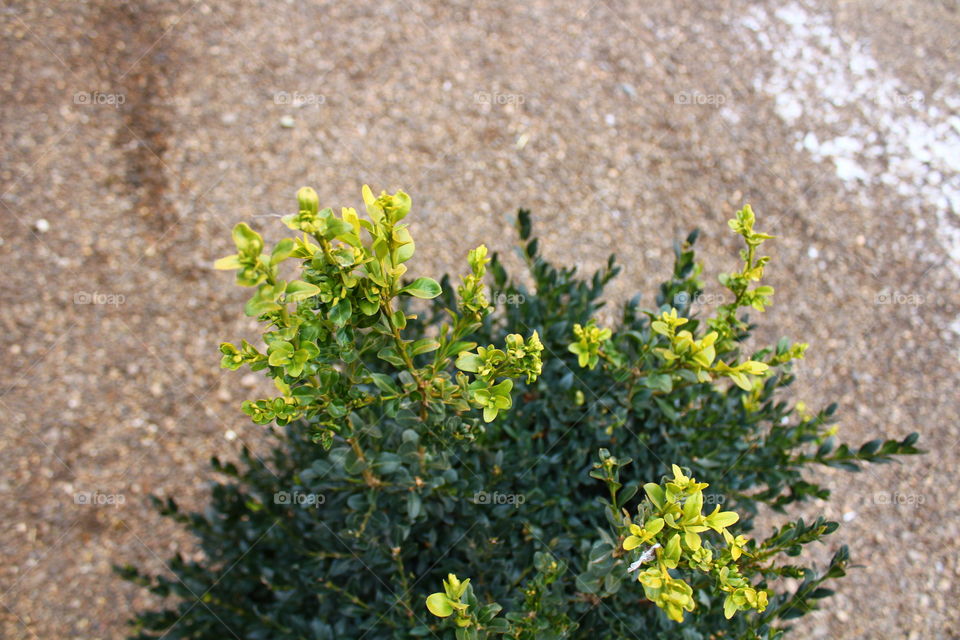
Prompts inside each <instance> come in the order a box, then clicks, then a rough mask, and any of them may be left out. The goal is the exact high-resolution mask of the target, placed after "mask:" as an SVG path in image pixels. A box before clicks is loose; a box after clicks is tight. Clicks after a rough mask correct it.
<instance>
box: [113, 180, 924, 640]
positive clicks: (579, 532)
mask: <svg viewBox="0 0 960 640" xmlns="http://www.w3.org/2000/svg"><path fill="white" fill-rule="evenodd" d="M363 195H364V201H365V205H366V211H367V214H368V216H369V218H365V217H361V216H360V215H358V214H357V212H356V211H355V210H353V209H343V210H342V213H341V215H340V216H337V215H336V214H334V213H333V212H332V211H331V210H330V209H320V207H319V203H318V198H317V195H316V193H315V192H314V191H313V190H312V189H309V188H304V189H301V190H300V191H299V192H298V202H299V208H298V212H297V213H296V214H294V215H291V216H288V217H286V218H284V222H285V223H286V224H287V226H288V227H290V228H291V229H293V230H297V231H300V232H301V234H300V235H299V236H298V237H295V238H288V239H284V240H281V241H280V242H279V243H278V244H277V245H276V246H275V247H274V248H273V249H272V250H271V251H270V252H269V253H267V252H265V248H264V243H263V240H262V239H261V237H260V236H259V235H258V234H257V233H256V232H254V231H253V230H252V229H250V228H249V227H248V226H247V225H245V224H239V225H237V227H236V228H235V229H234V234H233V235H234V240H235V242H236V245H237V253H236V255H233V256H230V257H228V258H224V259H222V260H220V261H218V263H217V265H216V266H217V267H219V268H225V269H235V270H237V282H238V283H239V284H241V285H244V286H247V287H252V288H253V289H254V295H253V296H252V297H251V298H250V300H249V301H248V302H247V304H246V313H247V314H248V315H250V316H255V317H257V318H259V319H260V320H261V321H262V322H263V323H264V325H265V327H266V328H265V332H264V335H263V337H264V342H265V347H257V346H254V345H252V344H249V343H247V342H245V341H244V342H242V343H241V345H240V346H239V347H237V346H234V345H232V344H224V345H222V347H221V351H222V364H223V366H224V367H227V368H229V369H236V368H239V367H241V366H248V367H250V368H251V369H253V370H255V371H263V372H264V373H265V374H266V375H268V376H269V377H270V378H272V379H273V381H274V383H275V385H276V387H277V389H278V392H279V395H278V396H277V397H276V398H269V399H263V400H256V401H248V402H246V403H244V405H243V410H244V411H245V412H246V413H247V414H248V415H249V416H250V417H251V418H252V419H253V420H254V421H255V422H257V423H258V424H264V425H278V427H274V426H271V427H269V431H270V432H271V433H273V434H274V435H275V436H276V444H275V447H274V448H273V452H272V454H271V455H270V456H268V460H267V462H262V461H261V460H260V459H259V458H257V457H255V456H253V455H251V454H250V453H249V452H248V451H246V450H244V451H243V453H242V461H241V463H240V464H239V465H237V464H234V463H229V462H228V463H224V462H221V461H219V460H217V459H214V460H213V466H214V469H215V470H216V471H217V472H219V473H221V474H223V475H224V476H225V477H226V480H224V481H223V482H220V483H218V484H214V485H213V489H212V503H211V505H210V508H209V509H208V510H207V511H205V512H204V513H183V512H181V511H180V510H179V509H178V507H177V505H176V503H175V501H173V500H172V499H168V500H166V501H165V502H162V501H160V500H157V502H158V504H159V505H160V508H161V510H162V512H163V513H164V514H165V515H167V516H170V517H172V518H175V519H176V520H178V521H179V522H182V523H183V524H184V525H185V526H187V527H189V529H190V530H191V531H192V532H193V533H194V534H195V535H196V536H197V538H198V539H199V542H200V545H201V547H202V550H203V552H204V559H203V561H200V562H186V561H184V560H183V559H182V558H181V557H179V556H177V557H175V558H174V559H173V560H172V562H171V567H172V570H173V572H174V574H175V575H173V576H145V575H142V574H141V573H140V572H138V571H137V570H136V569H134V568H132V567H125V568H123V569H121V570H120V571H121V572H122V574H123V575H124V576H126V577H127V578H128V579H131V580H134V581H137V582H138V583H140V584H143V585H145V586H148V587H149V588H150V589H151V590H152V591H153V592H154V593H156V594H158V595H160V596H172V599H170V600H168V602H170V603H171V604H170V608H166V609H161V610H159V611H153V612H146V613H142V614H140V615H139V616H138V618H137V620H136V624H137V625H138V626H137V630H136V637H137V638H149V637H155V636H156V635H159V634H166V635H165V637H171V638H217V639H218V640H219V639H221V638H230V637H237V638H245V639H255V638H273V639H279V638H291V639H293V638H314V639H333V638H406V637H410V636H414V637H417V636H424V637H438V638H439V637H448V636H449V637H454V636H455V637H456V638H458V639H464V638H487V637H491V636H493V635H502V636H503V637H507V638H537V639H549V638H591V639H601V638H623V637H636V636H637V635H638V634H639V633H640V632H641V631H642V632H644V633H645V634H649V633H651V632H652V633H653V634H655V635H654V636H653V637H667V636H669V637H680V638H687V639H690V640H694V639H707V638H718V637H724V638H743V639H746V638H768V639H769V638H779V637H780V636H781V635H782V634H783V633H784V631H785V630H786V629H787V628H788V627H787V623H785V621H788V620H791V619H793V618H797V617H799V616H802V615H803V614H805V613H806V612H808V611H809V610H810V609H812V608H813V607H815V606H816V605H817V603H818V602H819V601H820V600H821V599H823V598H825V597H827V596H829V595H830V594H831V593H832V592H831V590H830V589H829V588H828V587H826V586H824V585H825V584H826V583H827V582H828V581H830V580H832V579H834V578H837V577H840V576H843V575H844V572H845V570H846V567H847V564H848V553H847V550H846V547H842V546H841V547H839V550H838V551H836V553H834V555H833V557H832V558H831V559H830V561H829V563H828V564H827V565H826V566H825V567H821V568H820V569H819V570H817V569H814V568H812V567H807V566H801V565H798V564H795V562H796V561H795V560H793V558H795V557H796V556H799V555H800V554H801V553H802V550H803V547H804V546H806V545H808V544H811V543H813V542H815V541H819V540H821V539H822V538H823V537H824V536H827V535H829V534H832V533H833V532H834V531H835V530H836V529H837V526H838V525H837V523H835V522H829V521H827V520H825V519H824V518H817V519H816V520H815V521H813V522H805V521H804V520H802V519H798V520H794V521H786V522H785V523H784V524H782V526H780V527H779V528H778V529H776V530H775V531H773V532H772V533H770V534H768V535H765V536H764V535H760V536H759V537H750V536H748V535H747V534H748V533H750V532H751V531H752V530H753V528H754V521H755V517H756V515H757V513H758V510H759V509H760V507H761V506H762V505H767V506H768V507H770V508H772V509H773V510H774V511H776V512H780V513H784V512H785V511H786V509H787V508H788V507H790V506H791V505H792V504H793V503H795V502H800V501H804V500H807V499H809V498H820V499H826V498H828V497H829V492H828V491H827V490H826V489H825V488H823V487H822V486H820V485H818V484H816V483H815V482H814V481H812V480H811V479H810V474H807V475H806V477H805V475H804V474H803V471H804V469H807V468H809V467H810V466H811V465H828V466H832V467H839V468H842V469H847V470H850V471H857V470H858V469H859V467H860V465H861V464H863V463H871V462H886V461H888V460H890V459H891V457H892V456H894V455H896V454H909V453H917V449H916V448H915V447H914V444H915V442H916V440H917V436H916V434H912V435H910V436H907V437H906V438H904V439H902V440H899V441H896V440H886V441H883V440H879V439H878V440H873V441H871V442H867V443H866V444H864V445H863V446H860V447H858V448H851V447H848V446H847V445H837V443H836V436H835V435H834V430H835V428H833V427H831V423H832V422H833V416H834V412H835V405H829V406H827V407H825V408H824V409H822V410H820V411H817V412H810V411H808V410H806V408H805V407H804V406H803V405H802V403H799V402H795V403H790V402H788V401H787V400H786V399H785V398H784V396H785V393H784V390H785V389H786V387H788V386H789V385H790V384H791V382H792V381H793V379H794V378H793V375H792V374H791V368H792V367H793V363H794V361H795V360H797V359H798V358H801V357H802V356H803V353H804V350H805V349H806V345H804V344H794V343H790V342H788V341H787V340H786V339H784V340H781V341H780V342H779V343H777V344H776V345H775V346H769V347H762V348H758V349H755V350H753V351H749V352H748V351H747V345H748V344H749V341H748V339H749V338H750V331H751V328H752V325H751V324H750V322H749V318H748V317H747V315H746V314H744V313H743V312H744V310H745V309H747V308H753V309H755V310H756V311H763V310H764V308H765V307H766V306H767V305H769V304H770V300H771V296H772V295H773V289H772V288H771V287H769V286H765V285H762V284H760V281H761V278H762V276H763V271H764V268H765V267H766V265H767V262H768V258H767V257H763V256H760V255H759V248H760V246H761V244H762V243H763V242H764V241H765V240H767V239H769V238H770V236H767V235H764V234H762V233H758V232H756V231H755V230H754V222H755V219H754V214H753V212H752V211H751V209H750V207H749V206H745V207H744V208H743V209H742V210H741V211H739V212H738V213H737V216H736V218H735V219H734V220H731V222H730V226H731V228H732V230H733V231H735V232H736V233H738V234H739V235H740V236H742V239H743V241H744V243H745V245H746V248H745V249H744V250H743V251H742V252H741V259H742V264H741V265H740V267H739V268H738V269H737V270H736V271H734V272H732V273H729V274H725V275H721V276H720V282H721V283H722V284H723V285H724V286H725V287H726V288H727V289H728V290H729V292H730V294H729V298H730V301H729V302H728V303H726V304H724V305H722V306H720V307H719V308H718V309H717V311H716V313H715V314H714V315H712V316H711V317H706V318H701V317H698V314H696V313H694V312H693V311H692V310H691V305H692V303H693V302H694V301H695V300H696V299H697V296H698V295H699V294H700V293H701V291H702V286H703V284H702V282H701V280H700V275H701V266H700V265H699V264H697V263H696V261H695V258H694V251H693V245H694V242H695V241H696V238H697V233H696V232H694V233H692V234H690V236H688V237H687V239H686V241H685V242H683V243H682V244H678V245H677V246H676V249H675V253H676V264H675V266H674V269H673V273H672V275H671V277H670V278H669V280H667V281H666V282H664V283H663V284H661V285H660V288H659V292H658V293H657V296H656V302H655V305H654V306H653V308H651V309H649V310H643V309H641V307H640V304H639V302H638V301H637V300H636V299H635V300H632V301H630V302H629V303H627V304H625V305H624V306H623V309H622V313H620V314H618V315H619V316H620V317H619V320H618V321H617V322H616V323H613V324H610V325H609V326H604V323H601V322H599V320H598V314H597V312H598V310H599V309H600V308H601V307H602V306H603V302H601V300H600V296H601V293H602V291H603V288H604V285H606V284H607V283H608V282H609V281H610V279H611V278H613V277H614V276H615V275H616V273H617V271H618V267H617V266H616V265H615V262H614V258H613V257H611V258H610V260H609V262H608V264H607V266H606V268H604V269H602V270H601V271H600V272H598V273H596V274H594V275H593V276H592V277H591V278H587V279H581V278H580V277H579V276H578V275H577V271H576V269H575V268H573V267H555V266H553V265H551V264H549V263H548V262H546V261H545V260H544V259H543V258H541V257H540V255H539V254H538V243H537V240H536V239H532V238H531V225H530V216H529V214H528V212H526V211H522V210H521V211H520V214H519V216H518V218H517V227H518V231H519V235H520V240H521V242H522V250H521V254H522V256H523V259H524V260H525V262H526V264H527V266H528V268H529V275H530V277H529V278H527V279H526V280H527V281H528V282H530V281H532V286H529V287H528V286H525V285H524V284H522V280H517V279H514V278H512V277H510V276H509V275H508V274H507V273H506V270H505V268H504V266H503V264H502V263H501V261H500V260H499V259H498V258H497V256H496V255H495V254H494V255H493V256H492V257H488V255H487V250H486V248H485V247H483V246H480V247H478V248H476V249H474V250H473V251H471V252H470V253H469V256H468V263H469V271H468V273H467V274H466V275H464V276H462V277H461V278H460V282H459V284H457V285H456V286H454V285H453V284H452V283H451V281H450V279H449V278H443V279H442V280H441V281H440V282H437V281H436V280H433V279H431V278H429V277H422V276H421V277H417V278H415V279H409V278H406V276H407V270H406V263H407V261H408V260H409V259H410V258H411V257H412V255H413V253H414V244H413V240H412V239H411V237H410V233H409V231H408V229H407V227H406V226H405V225H404V224H403V223H402V220H403V219H404V217H405V216H406V215H407V213H408V211H409V209H410V198H409V197H408V196H407V195H406V194H404V193H403V192H397V193H396V194H394V195H392V196H391V195H387V194H386V193H384V194H382V195H380V196H379V197H374V196H373V194H372V193H371V192H370V190H369V189H367V188H366V187H364V194H363ZM285 262H286V263H293V264H295V265H296V268H297V272H296V274H295V275H296V276H297V279H292V280H284V279H282V277H281V273H280V271H281V266H284V263H285ZM488 279H491V280H492V282H493V285H494V291H496V295H495V297H494V300H496V301H498V302H501V303H503V302H510V303H511V304H498V305H497V306H496V307H495V308H494V307H493V306H491V304H490V302H489V300H490V295H489V291H488V289H487V288H486V286H485V281H486V280H488ZM694 475H695V476H696V478H697V479H694V477H693V476H694ZM458 576H459V577H458ZM784 577H790V578H795V579H796V582H797V584H798V585H799V586H797V587H796V588H795V589H792V590H787V589H786V588H785V587H784V581H783V580H780V579H781V578H784ZM501 607H502V609H501Z"/></svg>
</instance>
